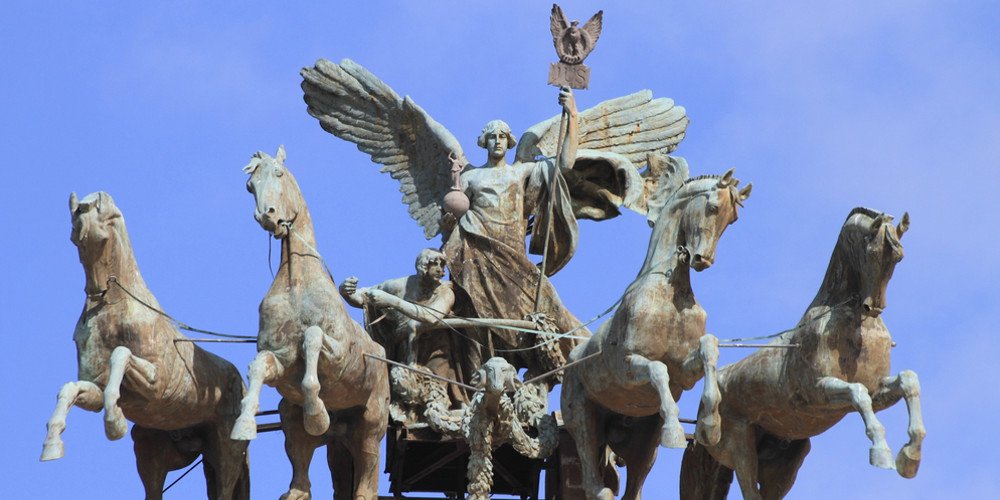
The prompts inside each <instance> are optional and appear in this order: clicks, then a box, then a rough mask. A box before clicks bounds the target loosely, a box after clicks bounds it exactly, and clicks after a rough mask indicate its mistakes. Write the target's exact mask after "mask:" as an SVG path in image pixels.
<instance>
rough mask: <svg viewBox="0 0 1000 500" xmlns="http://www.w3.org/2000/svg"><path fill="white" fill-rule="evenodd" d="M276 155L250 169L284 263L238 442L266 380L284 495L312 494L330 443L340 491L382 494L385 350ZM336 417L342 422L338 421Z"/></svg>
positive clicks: (247, 431) (259, 215)
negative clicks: (327, 258)
mask: <svg viewBox="0 0 1000 500" xmlns="http://www.w3.org/2000/svg"><path fill="white" fill-rule="evenodd" d="M284 161H285V149H284V147H283V146H282V147H279V148H278V152H277V155H276V156H275V157H271V156H270V155H268V154H267V153H264V152H261V151H259V152H257V153H256V154H254V155H253V157H252V158H251V161H250V163H249V164H248V165H247V166H246V167H244V169H243V171H244V172H245V173H247V174H250V179H249V180H248V181H247V190H248V191H249V192H250V193H251V194H252V195H253V196H254V200H255V202H256V209H255V211H254V218H255V219H256V220H257V222H258V223H259V224H260V226H261V227H262V228H263V229H264V230H265V231H267V232H269V233H271V234H272V235H273V236H274V238H276V239H279V240H281V264H280V267H279V268H278V272H277V274H276V275H275V277H274V282H273V283H272V285H271V288H270V289H269V290H268V292H267V295H266V296H265V297H264V299H263V300H262V301H261V303H260V328H259V333H258V336H257V356H256V357H255V358H254V360H253V361H252V362H251V363H250V369H249V374H248V379H249V384H248V385H249V389H248V391H247V394H246V397H244V398H243V401H242V403H241V413H240V417H239V419H238V421H237V425H236V427H235V428H234V429H233V432H232V438H233V439H239V440H249V439H253V438H255V437H256V424H255V422H254V415H255V414H256V412H257V410H258V408H259V399H260V391H261V386H262V384H268V385H270V386H273V387H275V388H277V389H278V392H279V393H280V394H281V396H282V398H283V399H282V402H281V404H280V405H279V408H278V410H279V413H280V416H281V427H282V431H283V432H284V434H285V451H286V453H287V454H288V459H289V461H290V462H291V464H292V481H291V484H290V486H289V489H288V492H286V493H285V494H284V495H282V497H281V498H282V499H288V500H296V499H308V498H310V492H309V488H310V482H309V463H310V462H311V461H312V455H313V452H314V451H315V449H316V448H317V447H319V446H322V445H324V444H326V445H327V450H328V462H329V465H330V469H331V472H332V473H333V481H334V490H335V497H336V498H338V499H342V498H357V499H365V500H374V499H376V498H378V460H379V444H380V443H381V441H382V437H383V436H384V435H385V432H386V426H387V425H388V418H389V379H388V371H387V369H386V367H385V366H384V365H382V364H380V363H379V362H377V361H374V360H371V359H368V357H367V356H366V354H371V355H375V356H378V357H385V351H384V349H383V348H382V346H380V345H379V344H378V343H376V342H375V341H374V340H372V338H371V337H370V336H369V335H368V333H367V332H366V331H365V329H364V328H362V327H361V325H359V324H358V323H356V322H355V321H354V320H352V319H351V317H350V316H349V315H348V314H347V308H346V307H345V306H344V303H343V301H342V299H341V297H340V292H339V291H338V290H337V286H336V284H335V283H334V282H333V278H332V277H331V276H330V275H329V273H328V272H327V271H325V269H326V266H325V263H324V261H323V260H322V257H321V256H320V254H319V252H318V251H317V250H316V238H315V235H314V233H313V226H312V219H311V217H310V216H309V210H308V208H307V207H306V203H305V200H304V199H303V198H302V192H301V191H300V190H299V186H298V183H297V182H296V181H295V177H294V176H292V173H291V172H290V171H289V170H288V168H286V167H285V165H284ZM331 422H333V424H331Z"/></svg>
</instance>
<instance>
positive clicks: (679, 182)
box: [562, 157, 751, 500]
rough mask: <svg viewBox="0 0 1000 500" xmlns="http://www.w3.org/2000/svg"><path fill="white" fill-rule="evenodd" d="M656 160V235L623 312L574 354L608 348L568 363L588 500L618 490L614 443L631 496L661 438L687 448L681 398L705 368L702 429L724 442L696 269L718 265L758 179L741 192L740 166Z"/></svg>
mask: <svg viewBox="0 0 1000 500" xmlns="http://www.w3.org/2000/svg"><path fill="white" fill-rule="evenodd" d="M650 161H651V165H650V167H651V169H653V170H655V171H659V172H661V175H660V176H659V179H658V186H657V187H656V189H655V190H654V191H653V193H652V197H651V198H649V201H648V205H649V206H648V214H649V220H650V223H652V224H653V234H652V236H651V238H650V242H649V249H648V250H647V253H646V260H645V262H644V263H643V265H642V268H641V270H640V271H639V275H638V276H637V277H636V279H635V280H634V281H633V282H632V284H631V285H629V287H628V289H627V290H626V291H625V293H624V295H623V296H622V299H621V303H620V305H619V307H618V310H617V311H616V312H615V314H614V316H613V317H612V318H611V319H610V320H608V321H607V322H606V323H604V324H603V325H602V326H601V327H600V328H599V329H598V330H597V332H596V333H595V334H594V336H593V337H591V338H590V339H589V340H588V341H586V342H585V343H584V344H582V345H580V346H579V347H577V348H576V349H574V350H573V352H572V354H571V355H570V361H574V360H577V359H581V358H583V357H584V356H588V355H591V354H594V353H596V352H598V351H600V352H601V353H602V354H601V355H600V356H599V357H597V358H595V359H593V360H590V361H588V362H586V363H584V364H581V365H577V366H573V367H570V368H568V369H567V371H566V375H565V377H564V379H563V388H562V411H563V419H564V420H565V422H566V429H567V430H568V431H569V433H570V435H572V436H573V439H574V440H575V441H576V446H577V453H578V454H579V456H580V465H581V469H582V474H583V487H584V491H585V494H586V496H587V498H588V499H589V498H599V499H602V500H604V499H610V498H612V495H613V493H612V490H611V488H609V487H607V486H606V485H605V484H603V471H604V469H605V466H606V463H607V461H608V459H609V454H608V453H607V451H606V449H607V447H608V446H610V448H611V450H612V451H614V452H615V453H616V454H617V455H618V456H619V457H621V458H623V459H624V460H625V463H626V465H627V467H628V474H627V483H626V490H625V496H624V498H630V499H635V498H639V497H640V495H641V492H642V484H643V481H644V480H645V478H646V474H647V473H649V470H650V468H651V467H652V465H653V461H654V460H655V458H656V448H657V445H658V444H659V445H663V446H666V447H670V448H683V447H685V446H686V444H687V441H686V439H685V435H684V430H683V429H682V428H681V425H680V421H679V420H678V407H677V404H676V402H675V401H676V400H677V399H679V398H680V396H681V392H682V391H684V390H687V389H690V388H691V387H692V386H693V385H694V384H695V382H697V381H698V380H700V379H701V378H702V376H704V377H705V390H704V393H703V395H702V399H701V402H702V410H701V411H700V412H699V415H698V424H697V429H696V435H697V437H698V440H699V441H702V442H706V443H715V442H717V441H718V440H719V432H720V429H719V414H718V405H719V390H718V387H717V385H716V377H715V370H716V363H717V361H718V356H719V350H718V339H716V338H715V337H714V336H712V335H708V334H706V332H705V318H706V315H705V311H704V310H703V309H702V308H701V306H699V305H698V303H697V301H696V300H695V297H694V293H693V292H692V290H691V278H690V270H691V268H694V269H695V270H697V271H701V270H704V269H707V268H708V267H709V266H710V265H711V264H712V262H713V261H714V258H715V248H716V245H717V244H718V241H719V238H720V237H721V236H722V233H723V231H725V229H726V228H727V227H728V226H729V225H730V224H732V223H733V222H735V221H736V218H737V208H738V206H739V205H741V204H742V201H743V200H746V199H747V197H749V195H750V189H751V186H750V185H747V186H746V187H745V188H743V190H737V188H736V186H737V185H738V183H739V181H738V180H736V179H734V178H733V172H732V170H730V171H729V172H726V174H725V175H724V176H699V177H694V178H690V179H688V169H687V165H686V162H684V160H683V159H680V158H667V159H666V160H659V159H658V158H656V157H651V160H650Z"/></svg>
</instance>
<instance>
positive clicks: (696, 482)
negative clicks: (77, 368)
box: [681, 208, 925, 499]
mask: <svg viewBox="0 0 1000 500" xmlns="http://www.w3.org/2000/svg"><path fill="white" fill-rule="evenodd" d="M909 225H910V217H909V215H908V214H904V215H903V219H902V221H901V222H900V223H899V226H897V227H893V225H892V217H889V216H887V215H884V214H882V213H879V212H875V211H873V210H869V209H866V208H855V209H854V210H852V211H851V213H850V214H849V215H848V216H847V220H846V221H845V222H844V226H843V228H842V229H841V231H840V237H839V238H838V239H837V245H836V247H835V249H834V251H833V256H832V257H830V265H829V267H828V268H827V271H826V276H825V277H824V278H823V284H822V285H821V286H820V289H819V292H818V293H817V294H816V298H814V299H813V301H812V303H811V304H810V305H809V308H808V309H807V310H806V313H805V315H803V317H802V319H801V320H800V321H799V324H798V326H796V327H795V328H794V329H793V330H791V331H789V332H787V333H784V334H782V335H781V336H779V337H778V338H776V339H775V340H774V341H773V342H775V343H783V344H798V348H796V349H762V350H759V351H757V352H755V353H753V354H752V355H750V356H748V357H746V358H744V359H742V360H740V361H739V362H737V363H734V364H732V365H728V366H726V367H724V368H723V369H721V370H720V371H719V388H720V390H721V391H722V395H723V397H722V405H721V408H720V412H721V416H722V419H723V426H722V439H721V440H720V441H719V442H718V443H717V444H714V445H713V444H711V443H709V444H708V445H707V446H702V445H700V444H698V445H695V446H694V447H692V448H690V449H688V450H687V451H685V453H684V461H683V463H682V466H681V497H682V498H692V499H695V498H697V499H702V498H724V497H725V492H726V491H728V489H729V483H730V482H731V481H732V474H733V469H735V471H736V477H737V479H738V480H739V484H740V489H741V490H742V492H743V497H744V498H749V499H756V498H782V497H784V496H785V495H786V494H787V493H788V491H789V490H790V489H791V487H792V483H794V481H795V476H796V474H797V473H798V470H799V467H800V466H801V465H802V462H803V461H804V460H805V457H806V454H808V453H809V438H810V437H812V436H816V435H819V434H821V433H822V432H824V431H826V430H827V429H829V428H830V427H832V426H833V425H834V424H836V423H837V422H839V421H840V420H841V419H842V418H844V416H845V415H847V414H848V413H850V412H853V411H857V412H858V413H860V414H861V418H862V420H863V421H864V425H865V433H866V434H867V435H868V439H870V440H871V442H872V446H871V448H870V449H869V461H870V462H871V464H872V465H874V466H876V467H880V468H883V469H893V468H895V469H896V470H897V471H898V472H899V474H900V475H901V476H903V477H907V478H910V477H913V476H915V475H916V474H917V468H918V467H919V465H920V446H921V443H922V442H923V439H924V435H925V431H924V424H923V420H922V418H921V415H920V384H919V382H918V380H917V375H916V373H913V372H912V371H909V370H906V371H902V372H900V373H899V375H896V376H889V350H890V349H891V346H892V338H891V337H890V336H889V331H888V330H887V329H886V327H885V323H883V322H882V318H881V316H880V315H881V313H882V310H883V309H885V289H886V285H888V284H889V279H890V278H892V272H893V269H894V268H895V267H896V263H897V262H899V261H900V260H901V259H902V258H903V246H902V244H901V243H900V238H901V237H902V236H903V233H904V232H906V229H907V228H908V227H909ZM900 399H905V400H906V406H907V409H908V411H909V427H908V429H907V433H908V434H909V442H908V443H907V444H906V445H905V446H903V448H902V449H901V450H900V452H899V454H898V455H897V456H896V460H895V464H894V463H893V459H892V452H891V450H890V449H889V445H888V443H887V442H886V440H885V429H884V427H883V426H882V424H881V423H879V421H878V419H877V418H875V412H876V411H879V410H882V409H884V408H888V407H889V406H892V405H894V404H895V403H896V402H898V401H899V400H900Z"/></svg>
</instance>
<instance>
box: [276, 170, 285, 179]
mask: <svg viewBox="0 0 1000 500" xmlns="http://www.w3.org/2000/svg"><path fill="white" fill-rule="evenodd" d="M282 175H285V169H283V168H279V169H277V170H275V171H274V176H275V177H281V176H282Z"/></svg>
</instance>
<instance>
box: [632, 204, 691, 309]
mask: <svg viewBox="0 0 1000 500" xmlns="http://www.w3.org/2000/svg"><path fill="white" fill-rule="evenodd" d="M669 210H670V207H669V206H666V207H664V208H663V213H662V214H661V215H660V217H658V218H657V220H656V224H655V225H654V226H653V234H652V235H651V236H650V237H649V247H648V248H647V249H646V260H645V261H644V262H643V264H642V269H640V270H639V278H641V277H643V276H648V275H651V274H663V275H667V276H669V277H670V280H669V281H670V285H671V286H672V287H674V288H675V289H676V288H679V289H683V290H690V289H691V279H690V276H691V274H690V268H688V266H686V265H683V264H680V261H679V260H678V258H677V257H678V255H677V242H678V239H679V234H680V217H674V216H673V214H670V213H669ZM637 279H638V278H637Z"/></svg>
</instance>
